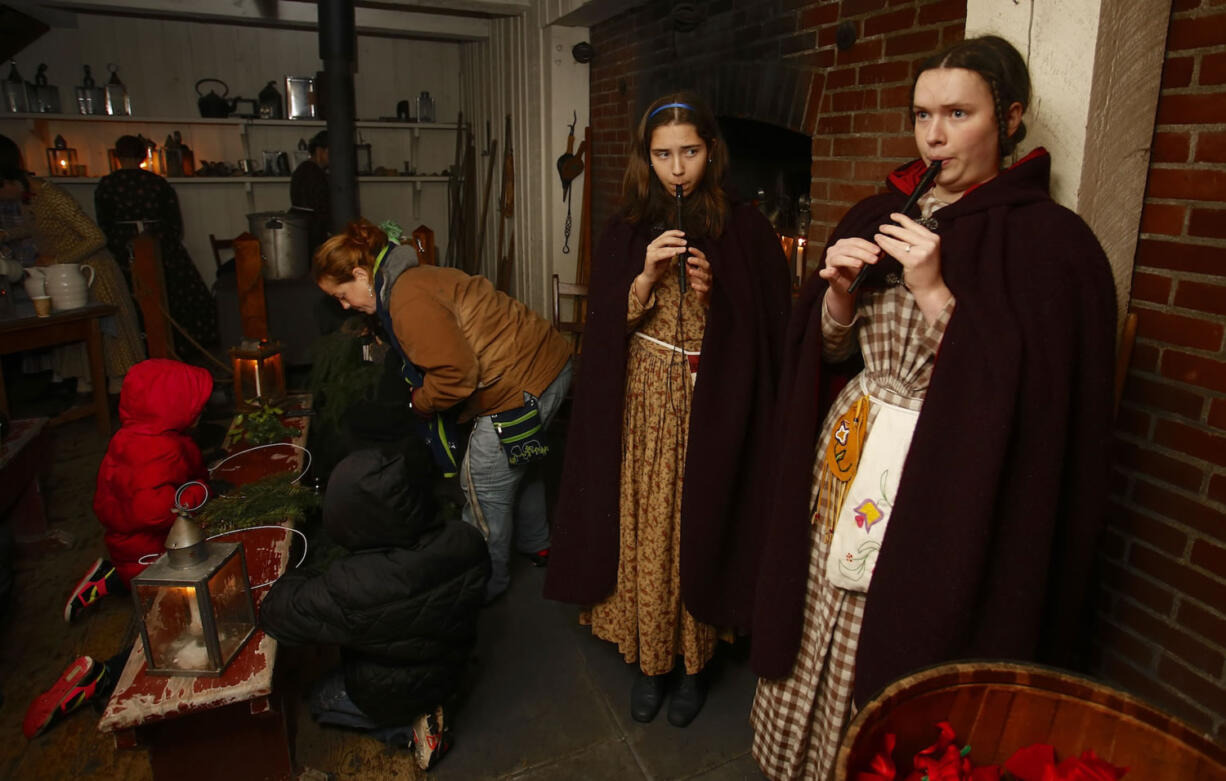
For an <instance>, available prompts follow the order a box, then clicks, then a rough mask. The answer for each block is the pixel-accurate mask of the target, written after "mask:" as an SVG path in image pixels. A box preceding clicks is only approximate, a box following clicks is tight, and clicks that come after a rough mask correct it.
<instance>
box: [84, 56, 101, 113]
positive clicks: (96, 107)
mask: <svg viewBox="0 0 1226 781" xmlns="http://www.w3.org/2000/svg"><path fill="white" fill-rule="evenodd" d="M83 67H84V68H85V78H83V79H82V80H81V86H79V87H77V111H79V112H80V113H82V114H105V113H106V90H104V89H103V88H102V87H99V86H96V85H95V84H94V77H93V74H91V73H90V71H89V66H88V65H85V66H83Z"/></svg>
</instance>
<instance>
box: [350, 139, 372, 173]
mask: <svg viewBox="0 0 1226 781" xmlns="http://www.w3.org/2000/svg"><path fill="white" fill-rule="evenodd" d="M353 157H354V161H355V163H356V168H357V170H358V175H359V176H370V175H371V174H373V173H374V172H375V167H374V164H373V163H372V161H371V155H370V144H367V143H358V144H354V145H353Z"/></svg>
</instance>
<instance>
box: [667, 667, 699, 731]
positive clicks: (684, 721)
mask: <svg viewBox="0 0 1226 781" xmlns="http://www.w3.org/2000/svg"><path fill="white" fill-rule="evenodd" d="M706 701H707V690H706V687H705V686H703V684H702V680H701V679H700V678H699V676H698V675H697V674H695V675H686V676H685V677H683V678H682V679H681V684H680V685H679V686H677V690H676V691H675V692H673V697H672V700H671V701H670V702H669V703H668V723H669V724H672V725H673V726H674V727H688V726H689V725H690V722H691V721H693V720H694V717H695V716H697V715H698V713H699V711H701V710H702V706H703V705H704V704H705V703H706Z"/></svg>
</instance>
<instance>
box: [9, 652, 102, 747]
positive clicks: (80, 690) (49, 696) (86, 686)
mask: <svg viewBox="0 0 1226 781" xmlns="http://www.w3.org/2000/svg"><path fill="white" fill-rule="evenodd" d="M107 675H109V672H108V671H107V669H106V665H105V664H100V663H98V662H95V661H94V660H93V659H91V658H90V657H88V656H82V657H80V658H79V659H77V660H76V661H75V662H73V663H72V664H70V665H68V669H67V670H65V671H64V672H63V674H62V675H60V679H59V680H58V681H56V682H55V685H54V686H52V687H51V688H50V689H48V690H47V691H45V692H43V693H42V694H40V695H39V696H38V697H37V698H36V699H35V700H34V702H32V703H30V707H29V709H28V710H27V711H26V718H25V721H24V722H22V725H21V729H22V732H24V733H25V734H26V737H27V738H33V737H35V736H36V735H40V734H42V733H43V732H45V731H46V729H47V728H48V727H50V726H51V725H53V724H55V723H56V722H58V721H60V720H61V719H63V718H64V717H65V716H67V715H68V714H70V713H72V712H73V711H74V710H76V709H77V708H79V707H81V706H82V705H84V704H85V703H87V702H89V701H90V700H92V699H94V698H95V697H98V696H100V693H101V692H100V689H99V687H100V686H101V685H102V683H103V682H104V681H105V680H106V676H107Z"/></svg>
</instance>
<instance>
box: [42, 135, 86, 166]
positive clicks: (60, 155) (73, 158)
mask: <svg viewBox="0 0 1226 781" xmlns="http://www.w3.org/2000/svg"><path fill="white" fill-rule="evenodd" d="M47 169H48V172H49V173H50V175H51V176H75V175H76V174H77V172H78V171H79V170H80V166H79V165H77V150H75V149H73V148H72V147H70V146H68V142H67V141H65V140H64V137H63V136H56V137H55V146H50V147H47Z"/></svg>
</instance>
